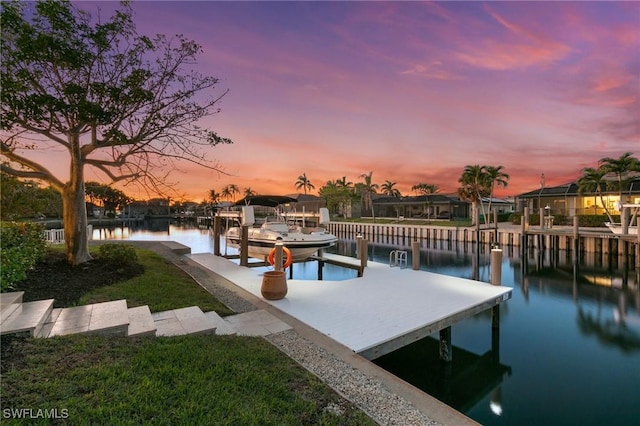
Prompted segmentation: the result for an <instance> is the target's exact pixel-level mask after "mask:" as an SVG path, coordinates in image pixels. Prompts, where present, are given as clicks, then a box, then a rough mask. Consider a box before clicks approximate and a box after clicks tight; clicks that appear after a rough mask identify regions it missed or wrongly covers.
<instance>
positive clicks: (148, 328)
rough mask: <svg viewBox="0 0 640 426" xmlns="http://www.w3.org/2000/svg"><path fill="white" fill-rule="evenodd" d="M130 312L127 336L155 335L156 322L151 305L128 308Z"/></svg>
mask: <svg viewBox="0 0 640 426" xmlns="http://www.w3.org/2000/svg"><path fill="white" fill-rule="evenodd" d="M127 312H128V314H129V328H128V330H127V336H132V337H136V336H155V335H156V330H157V329H156V324H155V322H154V321H153V316H151V311H150V310H149V307H148V306H146V305H144V306H137V307H135V308H129V309H128V311H127Z"/></svg>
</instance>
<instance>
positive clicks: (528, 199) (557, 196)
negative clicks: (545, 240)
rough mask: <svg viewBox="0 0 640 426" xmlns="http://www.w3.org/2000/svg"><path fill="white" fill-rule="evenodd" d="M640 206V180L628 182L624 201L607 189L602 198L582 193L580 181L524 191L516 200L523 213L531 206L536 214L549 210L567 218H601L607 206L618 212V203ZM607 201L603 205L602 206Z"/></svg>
mask: <svg viewBox="0 0 640 426" xmlns="http://www.w3.org/2000/svg"><path fill="white" fill-rule="evenodd" d="M619 201H622V202H623V203H637V204H640V177H638V178H634V179H633V180H631V181H629V182H628V183H627V185H626V186H625V187H624V188H623V190H622V200H620V195H619V191H617V190H610V189H606V188H604V189H603V190H602V199H601V198H600V196H599V195H598V194H596V193H594V192H585V193H583V194H580V193H579V191H578V184H577V182H571V183H567V184H564V185H559V186H552V187H543V188H541V189H537V190H534V191H530V192H525V193H524V194H520V195H518V196H517V197H516V210H517V211H518V212H520V213H522V212H523V211H524V208H525V207H528V209H529V212H530V213H534V214H537V213H538V212H539V209H540V208H546V207H547V206H548V207H549V213H550V214H559V215H564V216H570V217H571V216H581V215H602V214H605V209H604V206H606V207H607V209H609V212H612V213H613V212H616V208H615V206H616V203H618V202H619ZM603 202H604V203H603Z"/></svg>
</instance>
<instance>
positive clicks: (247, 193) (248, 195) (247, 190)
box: [242, 187, 257, 198]
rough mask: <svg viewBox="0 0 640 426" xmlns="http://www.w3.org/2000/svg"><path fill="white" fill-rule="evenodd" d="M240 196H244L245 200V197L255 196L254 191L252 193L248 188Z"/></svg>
mask: <svg viewBox="0 0 640 426" xmlns="http://www.w3.org/2000/svg"><path fill="white" fill-rule="evenodd" d="M242 194H243V195H244V197H245V198H246V197H253V196H254V195H257V193H256V191H254V190H253V189H251V188H250V187H247V188H245V189H244V191H243V192H242Z"/></svg>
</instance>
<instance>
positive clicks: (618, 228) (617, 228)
mask: <svg viewBox="0 0 640 426" xmlns="http://www.w3.org/2000/svg"><path fill="white" fill-rule="evenodd" d="M605 225H606V227H607V228H609V230H610V231H611V232H613V233H614V234H616V235H625V234H623V233H622V225H621V224H619V223H611V222H607V223H605ZM626 235H638V227H637V226H629V227H628V229H627V234H626Z"/></svg>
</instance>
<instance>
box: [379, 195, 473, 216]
mask: <svg viewBox="0 0 640 426" xmlns="http://www.w3.org/2000/svg"><path fill="white" fill-rule="evenodd" d="M373 209H374V212H375V215H376V217H400V216H402V217H404V218H405V219H412V218H413V219H417V218H420V219H438V218H439V219H449V218H468V217H469V203H467V202H465V201H462V200H460V199H459V198H458V197H456V196H449V195H443V194H432V195H418V196H407V197H389V196H377V197H375V198H374V199H373Z"/></svg>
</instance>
